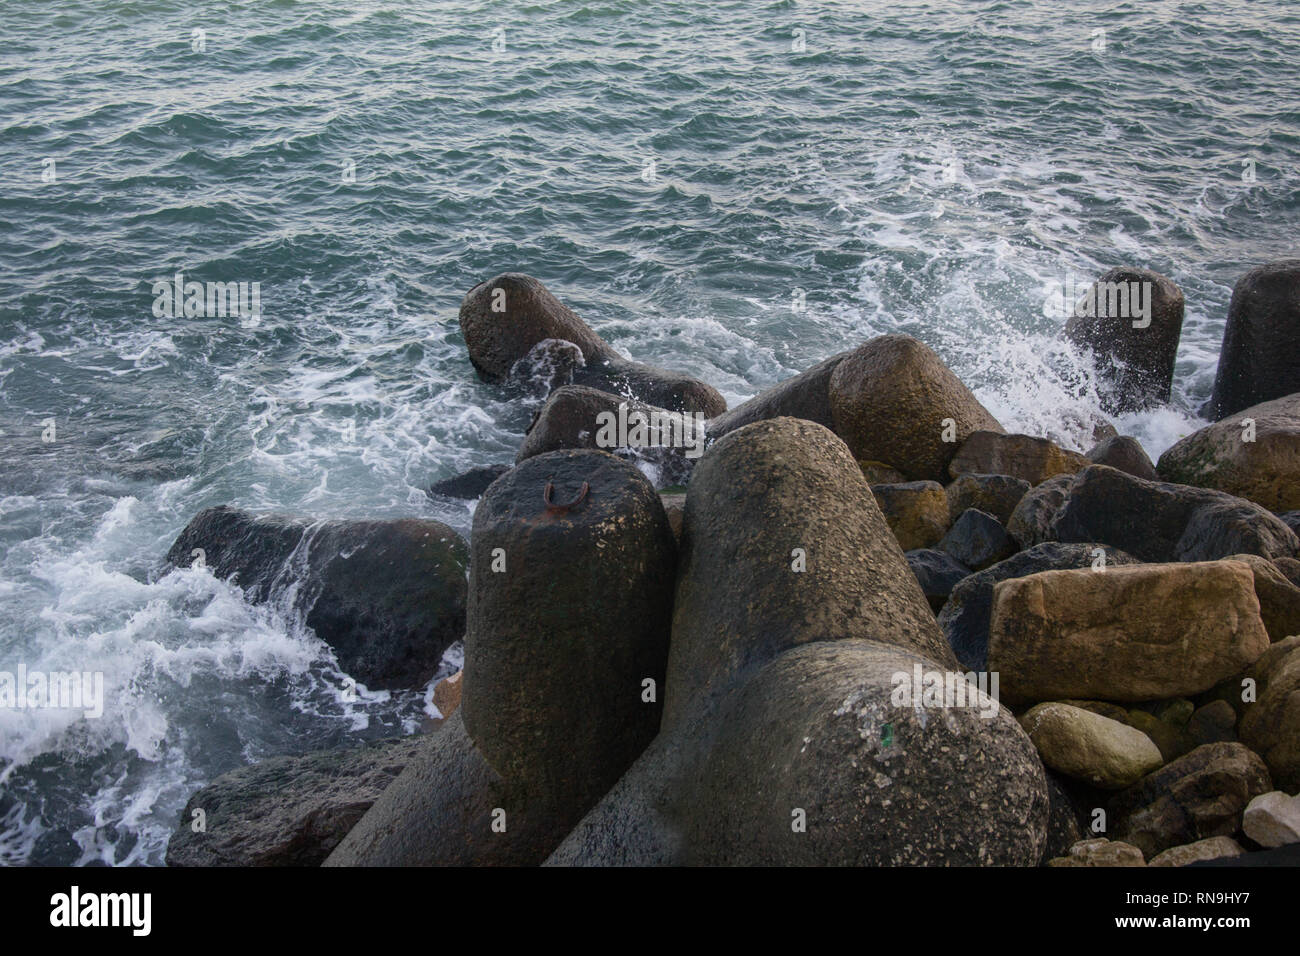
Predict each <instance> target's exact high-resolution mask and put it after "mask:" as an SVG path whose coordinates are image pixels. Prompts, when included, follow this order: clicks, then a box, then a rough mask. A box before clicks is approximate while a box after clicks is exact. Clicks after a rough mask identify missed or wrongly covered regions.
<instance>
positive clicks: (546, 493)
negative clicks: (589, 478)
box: [542, 481, 591, 515]
mask: <svg viewBox="0 0 1300 956" xmlns="http://www.w3.org/2000/svg"><path fill="white" fill-rule="evenodd" d="M590 490H591V485H589V484H587V482H585V481H584V482H583V483H582V488H581V490H579V492H578V497H576V498H574V499H573V500H572V501H570V502H567V503H565V504H559V505H557V504H556V503H555V502H554V501H553V500H551V496H552V495H553V494H555V485H553V484H551V483H550V482H549V481H548V482H547V483H546V488H545V489H543V491H542V500H543V501H544V502H546V513H547V514H548V515H562V514H568V512H569V509H570V508H572V507H573V506H574V505H576V504H578V502H580V501H582V499H583V498H585V497H587V492H588V491H590Z"/></svg>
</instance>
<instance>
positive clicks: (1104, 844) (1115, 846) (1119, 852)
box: [1047, 838, 1146, 866]
mask: <svg viewBox="0 0 1300 956" xmlns="http://www.w3.org/2000/svg"><path fill="white" fill-rule="evenodd" d="M1047 865H1048V866H1146V861H1145V859H1144V858H1143V856H1142V851H1141V850H1139V849H1138V848H1137V847H1135V846H1133V845H1132V844H1130V843H1123V842H1120V841H1119V840H1115V841H1113V842H1112V841H1111V840H1107V839H1105V838H1101V839H1097V840H1081V841H1079V842H1078V843H1076V844H1075V845H1074V846H1072V847H1070V853H1069V855H1068V856H1058V857H1056V858H1055V859H1053V860H1048V861H1047Z"/></svg>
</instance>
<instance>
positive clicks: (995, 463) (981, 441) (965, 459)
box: [948, 431, 1088, 485]
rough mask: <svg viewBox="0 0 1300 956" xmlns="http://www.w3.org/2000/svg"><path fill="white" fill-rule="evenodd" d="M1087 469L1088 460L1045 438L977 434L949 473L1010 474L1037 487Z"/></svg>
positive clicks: (968, 440)
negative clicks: (1049, 480) (1053, 479)
mask: <svg viewBox="0 0 1300 956" xmlns="http://www.w3.org/2000/svg"><path fill="white" fill-rule="evenodd" d="M1086 467H1088V459H1087V458H1084V457H1083V456H1082V455H1080V454H1079V453H1078V452H1073V451H1066V450H1065V449H1064V448H1061V447H1060V446H1059V445H1056V444H1055V443H1053V442H1050V441H1048V440H1047V439H1046V438H1035V437H1034V436H1033V435H1006V434H1003V433H1001V432H993V431H977V432H974V433H973V434H971V435H970V436H969V437H968V438H967V439H966V440H965V441H964V442H963V443H962V445H961V447H960V448H958V449H957V452H956V454H955V455H954V456H953V458H952V461H951V462H950V463H949V465H948V471H949V473H950V474H951V475H952V477H954V478H958V477H960V476H962V475H965V474H975V475H1011V476H1012V477H1015V478H1021V479H1024V480H1025V481H1027V482H1029V484H1030V485H1040V484H1042V483H1043V482H1044V481H1046V480H1047V479H1049V478H1053V477H1055V476H1056V475H1064V474H1074V473H1075V472H1078V471H1082V470H1083V469H1084V468H1086Z"/></svg>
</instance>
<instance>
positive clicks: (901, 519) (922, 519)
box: [871, 481, 949, 551]
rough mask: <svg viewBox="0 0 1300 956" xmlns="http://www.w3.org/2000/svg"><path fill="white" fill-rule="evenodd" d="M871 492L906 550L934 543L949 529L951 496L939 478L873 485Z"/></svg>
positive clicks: (901, 545) (926, 546)
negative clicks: (937, 479)
mask: <svg viewBox="0 0 1300 956" xmlns="http://www.w3.org/2000/svg"><path fill="white" fill-rule="evenodd" d="M871 493H872V494H873V495H874V496H875V498H876V504H878V505H879V506H880V511H881V513H882V514H883V515H884V516H885V521H886V522H888V523H889V530H890V531H892V532H894V537H895V538H897V539H898V545H899V547H901V548H902V549H903V550H904V551H913V550H915V549H917V548H930V547H933V546H934V545H935V544H937V543H938V542H939V540H940V539H941V538H942V537H943V536H944V533H945V532H946V531H947V530H948V525H949V521H948V498H947V496H945V494H944V491H943V485H941V484H939V483H938V482H937V481H908V482H904V483H903V484H899V485H872V486H871Z"/></svg>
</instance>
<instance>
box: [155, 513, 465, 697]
mask: <svg viewBox="0 0 1300 956" xmlns="http://www.w3.org/2000/svg"><path fill="white" fill-rule="evenodd" d="M196 552H201V555H200V554H198V553H196ZM466 558H467V552H466V547H465V542H464V541H463V540H462V539H461V537H460V535H458V534H457V533H456V532H455V531H453V530H452V529H451V528H449V527H447V526H446V525H445V524H442V523H441V522H438V521H429V520H422V519H415V518H402V519H397V520H391V521H316V522H312V521H309V520H307V519H305V518H294V517H288V516H285V515H255V514H252V513H249V512H246V511H241V510H239V509H236V508H231V507H228V506H224V505H223V506H221V507H217V508H208V509H206V510H204V511H202V512H200V513H199V514H198V515H196V516H195V517H194V519H193V520H192V521H191V522H190V523H189V524H188V525H187V526H186V528H185V530H184V531H182V532H181V534H180V537H178V538H177V539H176V542H175V544H173V545H172V547H171V550H170V551H169V552H168V553H167V561H168V563H169V564H172V565H175V566H178V567H188V566H190V565H191V564H192V563H194V562H196V561H199V560H202V561H203V563H204V564H205V565H206V566H207V567H208V568H210V569H211V571H212V573H213V574H214V575H216V576H217V577H219V578H223V579H225V578H231V577H233V578H234V579H235V583H237V584H238V585H239V586H240V587H241V588H243V590H244V594H245V596H246V597H247V598H248V599H249V600H251V601H255V602H266V601H271V600H279V599H281V598H285V597H291V598H292V601H293V606H294V607H295V608H296V609H297V610H298V611H299V612H301V613H302V614H303V615H304V619H305V621H306V624H307V626H308V627H310V628H312V630H314V631H315V632H316V636H317V637H319V638H320V639H321V640H322V641H324V642H325V643H326V644H328V645H329V646H330V647H331V648H333V650H334V653H335V655H336V656H337V657H338V661H339V664H340V666H341V667H342V668H343V669H344V670H345V671H347V673H348V674H350V675H352V676H353V677H354V678H356V680H358V681H359V682H361V683H363V684H366V685H367V686H370V687H419V686H421V685H423V684H424V683H427V682H428V680H429V679H430V678H431V677H433V675H434V672H435V671H437V669H438V663H439V661H440V660H441V658H442V653H443V651H445V650H446V649H447V648H448V647H449V646H450V645H451V644H452V643H453V642H454V641H458V640H460V638H461V636H462V635H463V634H464V630H465V600H466V584H465V567H466V563H467V562H466Z"/></svg>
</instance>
